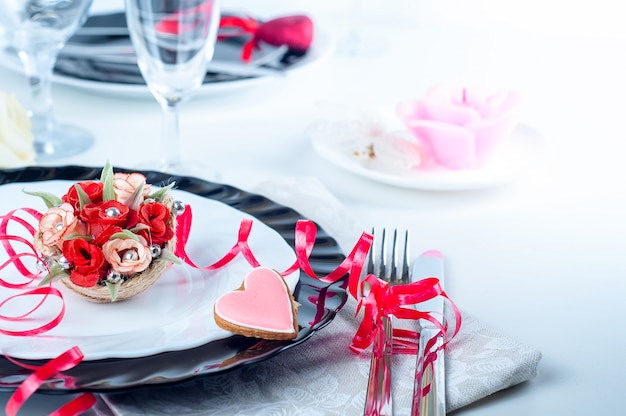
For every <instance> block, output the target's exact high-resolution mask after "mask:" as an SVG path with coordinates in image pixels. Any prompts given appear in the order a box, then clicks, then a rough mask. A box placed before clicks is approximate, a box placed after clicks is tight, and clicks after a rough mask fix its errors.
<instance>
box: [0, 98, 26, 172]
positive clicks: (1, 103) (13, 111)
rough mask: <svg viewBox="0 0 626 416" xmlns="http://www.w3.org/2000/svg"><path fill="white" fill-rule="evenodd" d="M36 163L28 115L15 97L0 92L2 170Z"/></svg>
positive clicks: (0, 162)
mask: <svg viewBox="0 0 626 416" xmlns="http://www.w3.org/2000/svg"><path fill="white" fill-rule="evenodd" d="M34 161H35V150H34V148H33V132H32V129H31V123H30V119H29V118H28V113H27V112H26V109H25V108H24V107H23V106H22V104H21V103H20V102H19V101H18V100H17V99H16V98H15V96H13V95H11V94H7V93H5V92H4V91H0V168H17V167H22V166H27V165H31V164H33V162H34Z"/></svg>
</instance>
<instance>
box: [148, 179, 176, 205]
mask: <svg viewBox="0 0 626 416" xmlns="http://www.w3.org/2000/svg"><path fill="white" fill-rule="evenodd" d="M175 185H176V182H172V183H170V184H169V185H167V186H164V187H163V188H161V189H159V190H158V191H156V192H155V193H153V194H152V195H150V196H149V198H154V199H155V200H157V201H159V202H161V199H163V196H164V195H165V194H166V193H168V192H169V191H170V190H171V189H172V188H173V187H174V186H175Z"/></svg>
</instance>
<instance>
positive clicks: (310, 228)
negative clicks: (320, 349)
mask: <svg viewBox="0 0 626 416" xmlns="http://www.w3.org/2000/svg"><path fill="white" fill-rule="evenodd" d="M17 211H18V210H15V211H11V212H10V213H9V214H7V215H5V216H2V217H0V219H1V221H0V242H1V243H2V246H3V248H4V249H5V251H6V252H7V254H8V255H9V260H7V261H6V262H5V263H3V264H2V265H0V270H2V269H4V268H5V267H7V266H8V265H10V264H13V265H14V266H15V267H16V268H17V269H18V271H20V273H21V274H22V275H23V276H24V277H27V278H28V279H29V281H28V282H26V283H24V282H22V283H12V282H8V281H5V280H3V279H0V285H2V286H5V287H9V288H13V289H22V288H25V287H27V286H28V285H29V284H30V283H31V282H32V281H33V280H34V279H35V278H36V277H37V274H36V273H32V272H30V271H29V270H28V268H27V267H26V266H25V265H24V263H23V262H22V258H23V257H28V256H31V257H32V256H35V257H37V252H36V250H35V248H34V246H33V245H32V243H31V242H30V241H28V240H27V239H25V238H22V237H18V236H12V235H9V234H8V224H9V223H10V222H15V223H17V224H19V225H21V226H22V227H24V228H25V229H26V230H27V232H28V233H29V234H30V235H31V236H34V234H35V232H36V229H35V227H34V226H32V225H31V224H30V223H29V222H28V221H27V220H25V219H23V218H21V217H18V216H16V215H15V213H16V212H17ZM23 211H24V212H26V213H28V214H29V215H30V216H31V217H32V218H34V219H36V220H39V218H41V214H40V213H38V212H37V211H35V210H31V209H23ZM192 218H193V214H192V210H191V207H189V206H187V207H186V209H185V211H184V212H183V213H182V214H181V215H179V216H178V217H177V222H178V224H177V227H176V236H177V243H176V248H175V254H176V255H177V256H178V257H179V258H180V259H181V260H183V261H184V262H185V263H186V264H187V265H189V266H190V267H194V268H197V269H202V270H215V269H219V268H221V267H224V266H225V265H227V264H228V263H230V262H231V261H232V260H233V259H234V258H235V257H236V256H238V255H239V254H241V255H242V256H243V257H244V259H245V260H246V261H247V262H248V263H249V264H250V266H252V267H258V266H260V263H259V261H258V260H257V259H256V257H255V256H254V253H253V252H252V250H251V248H250V246H249V243H248V239H249V236H250V233H251V231H252V225H253V221H252V220H251V219H243V220H242V221H241V223H240V226H239V230H238V233H237V241H236V242H235V244H234V245H233V246H232V247H231V248H230V249H229V250H228V252H227V253H226V254H225V255H224V256H222V257H221V258H220V259H218V260H217V261H216V262H214V263H212V264H209V265H207V266H199V265H197V264H196V263H195V262H194V261H193V260H192V259H191V258H190V257H189V255H188V254H187V252H186V249H185V247H186V244H187V242H188V240H189V235H190V231H191V224H192ZM316 236H317V228H316V226H315V223H313V222H312V221H308V220H299V221H298V222H297V223H296V226H295V246H294V249H295V254H296V260H295V262H294V263H293V264H292V265H291V266H290V267H288V268H287V269H286V270H284V271H283V272H281V274H282V275H283V276H284V275H287V274H290V273H293V272H294V271H296V270H302V272H304V273H306V274H307V275H309V276H310V277H312V278H315V279H319V280H320V281H323V282H325V283H328V284H329V285H330V284H332V283H335V282H337V281H339V280H340V279H342V278H343V277H344V276H346V274H347V275H348V282H347V283H348V284H347V290H348V293H349V294H350V295H351V296H352V297H354V298H355V299H356V300H357V302H358V306H357V314H359V313H360V312H361V311H363V318H362V320H361V323H360V325H359V327H358V329H357V331H356V334H355V335H354V337H353V339H352V342H351V345H350V349H351V350H352V351H353V352H355V353H357V354H358V353H360V352H362V351H363V350H364V349H365V348H367V347H369V345H371V344H372V343H373V340H374V338H375V336H376V333H377V331H379V330H380V322H381V318H382V317H383V316H386V315H393V316H394V317H396V318H397V319H407V320H420V319H423V320H427V321H429V322H431V323H433V324H434V325H436V326H437V327H438V328H439V330H440V332H439V334H438V335H437V336H435V337H433V338H432V339H430V340H428V341H427V354H426V355H425V357H424V360H423V365H422V368H426V367H427V365H429V364H430V363H431V362H432V361H434V359H435V358H436V356H437V352H438V351H439V350H440V349H443V348H445V346H446V345H447V343H448V342H449V341H450V340H451V339H452V338H453V337H454V336H456V334H457V333H458V331H459V329H460V325H461V314H460V311H459V310H458V308H457V307H456V305H455V304H454V302H452V300H451V299H450V298H449V297H448V295H447V294H446V293H445V291H444V290H443V289H442V287H441V285H440V284H439V280H438V279H437V278H434V277H431V278H426V279H422V280H419V281H416V282H412V283H409V284H404V285H395V286H390V285H389V284H388V283H387V282H385V281H383V280H381V279H379V278H377V277H376V276H375V275H373V274H368V275H366V276H365V277H364V278H361V275H362V274H363V273H362V272H363V265H364V264H365V261H366V258H367V254H368V252H369V250H370V248H371V246H372V243H373V236H372V235H370V234H368V233H363V234H362V235H361V237H360V238H359V240H358V241H357V242H356V244H355V246H354V247H353V249H352V251H351V252H350V253H349V254H348V255H347V256H346V258H345V259H344V260H343V261H342V262H341V264H340V265H339V266H337V268H335V269H334V270H333V271H331V272H330V273H328V274H327V275H326V276H318V275H317V274H316V273H315V272H314V270H313V268H312V266H311V264H310V262H309V258H310V256H311V253H312V251H313V247H314V245H315V240H316ZM13 242H19V243H22V244H24V245H25V246H26V247H27V248H28V249H29V250H30V252H26V253H17V252H16V251H15V249H14V248H13V246H12V243H13ZM32 295H38V296H43V299H42V300H41V301H40V302H39V304H37V305H36V306H35V307H34V308H33V309H32V310H30V311H29V312H27V313H25V314H23V315H20V316H13V317H7V316H3V315H0V319H4V320H11V321H16V320H20V319H24V318H25V317H27V316H28V315H30V314H31V313H32V312H33V311H34V310H36V309H37V308H38V307H39V306H40V305H41V304H42V303H43V302H44V301H45V300H46V299H47V298H48V297H49V296H58V297H59V298H60V299H61V300H62V301H63V297H62V294H61V292H59V291H58V290H56V289H54V288H52V287H51V286H49V287H42V288H36V289H32V290H27V291H25V292H23V293H20V294H17V295H15V296H11V297H9V298H7V299H4V300H3V301H2V302H0V309H1V308H2V307H3V306H4V305H5V304H7V303H8V302H10V301H11V300H14V299H16V298H19V297H22V296H32ZM437 296H442V297H444V298H445V299H446V301H447V302H449V303H450V305H451V306H452V310H453V312H454V317H455V325H454V330H453V331H452V334H451V335H450V336H449V335H448V332H449V324H448V321H447V320H446V319H443V322H444V323H443V324H441V323H440V322H439V320H438V319H436V317H435V316H433V315H432V314H431V313H430V312H424V311H420V310H419V309H418V308H417V307H416V305H419V304H420V303H421V302H425V301H427V300H429V299H432V298H435V297H437ZM64 311H65V305H64V303H63V307H62V308H61V311H60V312H59V313H58V315H57V316H56V317H54V318H52V319H51V320H50V321H49V322H47V323H45V324H44V325H41V326H40V327H38V328H34V329H30V330H24V331H7V330H2V329H0V333H4V334H7V335H16V336H33V335H37V334H40V333H42V332H45V331H48V330H50V329H52V328H54V327H55V326H57V325H58V324H59V322H60V321H61V320H62V318H63V315H64ZM440 335H443V336H444V342H443V344H442V345H441V346H440V347H437V348H434V347H435V345H436V340H437V337H438V336H440ZM418 337H419V334H418V333H417V332H416V331H410V330H402V329H394V333H393V347H392V348H393V350H394V352H395V353H404V354H416V352H417V343H416V342H415V340H417V339H418ZM7 358H8V357H7ZM82 359H83V354H82V352H80V349H78V348H77V347H74V348H72V349H70V350H68V351H66V352H65V353H64V354H61V355H60V356H59V357H57V358H55V359H53V360H50V361H49V362H48V363H46V364H45V365H43V366H42V367H40V368H38V369H37V370H36V371H35V372H34V373H33V374H31V375H30V376H29V377H28V378H27V379H26V380H25V381H24V382H23V383H22V384H21V385H20V387H19V388H18V389H17V390H16V391H15V393H14V395H13V396H12V397H11V400H10V401H9V403H8V404H7V415H10V416H12V415H14V414H15V413H16V412H17V410H18V409H19V408H20V407H21V405H22V404H23V403H24V402H25V401H26V399H28V397H30V395H32V393H33V392H34V391H36V390H37V389H38V388H39V387H40V386H41V385H42V384H43V383H44V382H45V380H47V379H49V378H50V377H52V376H54V375H55V374H58V373H60V372H62V371H64V370H67V369H69V368H72V367H73V366H75V365H76V364H78V363H79V362H80V361H81V360H82ZM14 362H15V361H14ZM422 371H423V370H422ZM429 388H430V386H424V388H423V394H426V392H427V391H428V389H429ZM89 396H90V395H89V394H84V395H81V396H79V397H78V398H77V399H75V400H74V401H72V402H70V403H68V405H66V406H64V407H63V408H61V409H59V410H58V411H57V413H54V414H56V415H59V416H66V415H71V414H78V413H76V412H82V411H84V410H87V409H89V408H90V407H91V406H93V404H94V403H95V398H93V396H92V395H91V397H89Z"/></svg>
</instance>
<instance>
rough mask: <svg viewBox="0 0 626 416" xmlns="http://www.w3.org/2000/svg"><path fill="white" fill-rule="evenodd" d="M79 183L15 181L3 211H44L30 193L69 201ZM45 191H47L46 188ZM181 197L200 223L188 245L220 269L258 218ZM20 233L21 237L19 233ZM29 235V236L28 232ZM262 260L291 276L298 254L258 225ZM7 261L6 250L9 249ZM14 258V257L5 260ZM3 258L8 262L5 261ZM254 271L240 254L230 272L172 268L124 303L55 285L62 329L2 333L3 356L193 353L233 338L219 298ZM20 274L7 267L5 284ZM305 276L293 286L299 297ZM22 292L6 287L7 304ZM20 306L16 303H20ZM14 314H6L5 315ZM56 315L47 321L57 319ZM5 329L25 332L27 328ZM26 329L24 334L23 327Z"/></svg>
mask: <svg viewBox="0 0 626 416" xmlns="http://www.w3.org/2000/svg"><path fill="white" fill-rule="evenodd" d="M72 183H73V182H71V181H49V182H48V181H47V182H37V183H15V184H7V185H3V186H2V193H3V198H2V200H1V201H0V212H2V213H3V214H4V213H6V212H8V211H9V210H11V209H14V208H17V207H27V206H30V207H33V208H36V209H39V210H44V209H45V207H44V206H43V203H42V202H41V201H40V200H39V199H38V198H35V197H32V196H28V195H26V194H24V193H23V192H22V190H23V189H26V190H28V191H44V190H45V191H46V192H52V193H54V194H56V195H62V194H63V193H65V191H67V189H68V187H69V186H70V185H71V184H72ZM43 186H45V189H42V187H43ZM174 196H175V198H176V199H179V200H181V201H183V202H185V203H187V204H190V205H191V206H192V209H193V213H194V216H193V225H192V231H191V234H190V239H189V242H188V246H187V247H188V253H189V256H190V257H191V258H192V259H194V260H195V261H196V263H198V264H199V265H207V264H210V263H213V262H214V261H216V260H217V259H218V258H220V257H221V256H222V255H224V254H226V252H228V250H229V249H230V247H232V245H233V244H234V243H235V242H236V241H237V231H238V229H239V223H240V221H241V219H243V218H252V217H250V216H249V215H247V214H245V213H242V212H241V211H238V210H236V209H234V208H231V207H229V206H228V205H225V204H223V203H221V202H218V201H213V200H210V199H206V198H203V197H200V196H197V195H194V194H190V193H187V192H182V191H174ZM13 232H14V233H15V232H16V231H13ZM22 235H23V236H25V237H26V236H27V234H26V233H22ZM249 243H250V247H251V249H252V251H253V252H254V254H255V256H256V257H257V259H258V260H259V262H260V263H261V264H263V265H264V266H268V267H272V268H275V269H277V270H285V269H286V268H287V267H289V266H290V265H291V264H293V262H294V261H295V254H294V252H293V250H292V249H291V248H290V247H289V245H288V244H287V243H286V242H285V241H284V240H283V239H282V237H281V236H280V235H279V234H278V233H277V232H275V231H274V230H272V229H271V228H269V227H267V226H266V225H264V224H263V223H262V222H260V221H258V220H256V219H254V225H253V228H252V232H251V235H250V239H249ZM2 255H5V254H4V251H2ZM5 256H6V255H5ZM4 260H5V259H4V258H2V259H1V260H0V261H2V262H3V261H4ZM250 270H251V267H250V266H249V265H248V263H247V262H246V261H245V260H244V259H243V257H242V256H241V255H240V256H238V257H237V258H236V259H235V260H234V261H233V262H231V263H229V264H228V265H227V266H226V267H225V268H222V269H220V270H218V271H214V272H203V271H199V270H196V269H192V268H191V267H188V266H178V265H176V266H173V267H171V268H170V269H169V270H168V271H167V272H166V273H165V274H164V275H163V276H162V277H161V278H160V279H159V280H158V282H157V283H155V284H154V285H153V286H152V287H151V288H149V289H148V290H147V291H145V292H143V293H141V294H140V295H138V296H136V297H134V298H132V299H130V300H127V301H124V302H120V303H113V304H97V303H92V302H89V301H87V300H85V299H83V298H81V297H80V296H78V295H76V294H75V293H73V292H70V291H69V290H68V289H66V288H65V287H64V286H63V285H62V284H60V283H55V284H54V287H56V288H58V289H60V290H61V291H62V292H63V296H64V300H65V304H66V312H65V316H64V318H63V320H62V321H61V323H60V324H59V325H58V326H57V327H55V328H54V329H52V330H51V331H49V332H47V333H45V334H42V335H38V336H31V337H16V336H8V335H3V334H0V348H1V352H2V354H5V355H8V356H13V357H16V358H21V359H50V358H52V357H55V356H57V355H59V354H60V353H62V352H64V351H65V350H67V349H69V348H71V347H73V346H75V345H76V346H78V347H80V349H81V351H82V352H83V353H84V354H85V359H86V360H98V359H104V358H135V357H144V356H148V355H153V354H157V353H160V352H165V351H177V350H186V349H189V348H193V347H197V346H200V345H204V344H207V343H209V342H211V341H215V340H218V339H223V338H226V337H229V336H231V335H232V333H231V332H229V331H225V330H223V329H221V328H219V327H218V326H217V325H216V324H215V321H214V319H213V304H214V302H215V300H216V299H217V298H218V297H219V296H221V294H223V293H226V292H228V291H230V290H233V289H236V288H238V287H239V286H240V285H241V282H242V281H243V278H244V277H245V276H246V275H247V273H248V272H249V271H250ZM9 273H13V274H15V277H19V275H18V274H17V272H16V271H12V270H11V269H5V270H4V271H2V276H3V278H4V279H5V280H8V278H10V274H9ZM298 278H299V272H295V273H292V274H291V275H289V276H287V277H286V280H287V282H288V284H289V286H290V288H291V290H292V291H293V290H294V288H295V286H296V284H297V282H298ZM16 293H19V292H18V291H15V290H10V289H7V288H3V287H0V299H1V300H4V299H5V298H7V297H8V296H10V295H14V294H16ZM55 303H57V302H55V299H51V300H50V303H49V304H47V305H48V307H44V308H42V309H41V312H42V314H43V316H44V317H45V316H46V313H54V311H56V310H57V306H58V304H57V305H55ZM11 307H12V308H15V307H16V305H15V304H12V306H11ZM10 311H11V309H6V308H3V310H2V313H3V314H4V315H8V314H10ZM49 316H50V315H49V314H48V315H47V319H49ZM0 324H2V325H3V328H4V329H14V330H17V329H19V328H20V327H19V326H17V327H16V326H14V327H7V323H6V322H4V321H0ZM22 329H23V328H22Z"/></svg>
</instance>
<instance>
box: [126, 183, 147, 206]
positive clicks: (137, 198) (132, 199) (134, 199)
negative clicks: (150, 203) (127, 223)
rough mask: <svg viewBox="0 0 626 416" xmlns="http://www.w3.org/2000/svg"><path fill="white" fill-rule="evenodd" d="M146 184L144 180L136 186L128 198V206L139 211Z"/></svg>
mask: <svg viewBox="0 0 626 416" xmlns="http://www.w3.org/2000/svg"><path fill="white" fill-rule="evenodd" d="M144 185H145V184H144V183H143V182H142V183H141V184H140V185H139V186H138V187H137V188H135V191H134V192H133V193H132V194H131V195H130V196H129V197H128V199H127V200H126V206H127V207H128V208H130V209H132V210H133V211H139V207H140V206H141V201H142V196H141V194H143V188H144Z"/></svg>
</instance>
